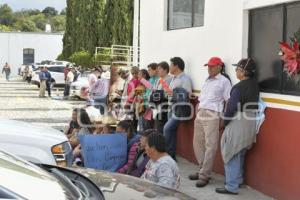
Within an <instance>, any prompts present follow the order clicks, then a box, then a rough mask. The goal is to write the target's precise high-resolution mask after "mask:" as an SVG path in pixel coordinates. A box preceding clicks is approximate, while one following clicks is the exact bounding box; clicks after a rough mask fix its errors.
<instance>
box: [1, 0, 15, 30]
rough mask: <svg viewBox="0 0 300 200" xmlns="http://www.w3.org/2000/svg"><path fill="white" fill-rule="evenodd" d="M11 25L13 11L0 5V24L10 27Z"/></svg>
mask: <svg viewBox="0 0 300 200" xmlns="http://www.w3.org/2000/svg"><path fill="white" fill-rule="evenodd" d="M12 23H13V11H12V9H11V8H10V7H9V6H8V5H7V4H4V5H0V24H2V25H5V26H10V25H11V24H12Z"/></svg>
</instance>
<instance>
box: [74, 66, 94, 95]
mask: <svg viewBox="0 0 300 200" xmlns="http://www.w3.org/2000/svg"><path fill="white" fill-rule="evenodd" d="M90 74H91V72H83V73H82V74H80V75H79V76H78V78H77V80H76V81H75V82H73V83H72V84H71V88H70V96H71V97H76V98H80V99H87V97H88V89H89V80H88V77H89V75H90Z"/></svg>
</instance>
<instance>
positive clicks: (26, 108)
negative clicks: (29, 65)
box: [0, 77, 272, 200]
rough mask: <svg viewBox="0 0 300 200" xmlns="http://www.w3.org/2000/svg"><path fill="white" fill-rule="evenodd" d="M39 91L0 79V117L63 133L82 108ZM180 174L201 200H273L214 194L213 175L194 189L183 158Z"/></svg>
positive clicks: (247, 191)
mask: <svg viewBox="0 0 300 200" xmlns="http://www.w3.org/2000/svg"><path fill="white" fill-rule="evenodd" d="M38 92H39V89H38V87H37V86H35V85H31V84H28V83H25V82H23V81H22V79H21V78H20V77H14V78H12V80H11V81H10V82H6V81H5V80H4V79H3V77H1V78H0V97H1V98H0V117H1V118H6V119H14V120H20V121H24V122H30V123H33V124H37V125H41V126H48V127H53V128H55V129H58V130H64V128H65V127H66V125H67V123H68V122H69V120H70V118H71V113H72V109H73V108H76V107H82V106H84V105H85V102H84V101H79V100H55V99H56V98H57V99H59V98H60V97H62V95H63V88H54V90H53V95H52V97H53V98H39V97H38V94H39V93H38ZM178 165H179V168H180V173H181V187H180V190H181V191H182V192H184V193H186V194H189V195H190V196H193V197H195V198H197V199H201V200H231V199H232V200H235V199H243V200H252V199H256V200H270V199H272V198H270V197H267V196H264V195H263V194H261V193H259V192H257V191H255V190H253V189H251V188H249V187H247V186H245V187H244V188H242V189H241V192H240V195H238V196H226V195H220V194H217V193H215V188H216V187H220V186H222V183H223V181H224V177H223V176H221V175H217V174H214V176H213V179H212V181H211V184H209V185H208V186H207V187H205V188H201V189H199V188H196V187H195V186H194V184H195V182H192V181H189V180H188V178H187V177H188V175H189V174H190V173H191V172H193V171H196V170H197V166H196V165H195V164H193V163H190V162H188V161H186V160H184V159H182V158H179V159H178Z"/></svg>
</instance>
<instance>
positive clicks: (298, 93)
mask: <svg viewBox="0 0 300 200" xmlns="http://www.w3.org/2000/svg"><path fill="white" fill-rule="evenodd" d="M291 5H300V2H291V3H283V4H277V5H273V6H267V7H263V8H256V9H251V10H249V12H248V19H249V20H248V21H249V28H248V35H249V36H248V55H249V56H252V55H251V52H252V51H253V45H252V34H251V33H252V29H253V27H252V20H253V19H252V12H255V11H258V10H267V9H268V8H272V7H273V8H276V7H278V8H279V7H282V14H283V23H282V36H281V39H282V41H285V42H288V43H290V40H289V38H288V36H287V31H288V27H287V24H288V23H287V19H288V12H287V8H288V7H289V6H291ZM299 28H300V27H299ZM278 42H279V41H278ZM279 50H280V49H279V43H278V52H279ZM278 59H280V57H279V55H278ZM281 68H282V74H281V76H280V77H279V76H278V78H279V79H280V80H281V83H280V87H279V89H274V88H261V89H260V91H261V92H265V93H273V94H281V95H292V96H300V89H299V90H288V89H287V88H285V86H286V85H287V83H288V81H287V75H286V72H284V62H283V61H281ZM256 77H257V76H256ZM298 87H299V88H300V86H298Z"/></svg>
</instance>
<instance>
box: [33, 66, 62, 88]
mask: <svg viewBox="0 0 300 200" xmlns="http://www.w3.org/2000/svg"><path fill="white" fill-rule="evenodd" d="M45 67H48V70H49V72H50V74H51V77H52V78H51V87H53V86H55V85H64V84H65V75H64V68H65V67H66V66H65V65H45ZM39 73H40V69H38V70H35V71H34V73H33V76H32V79H31V83H32V84H34V85H37V86H38V87H40V79H39Z"/></svg>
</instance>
